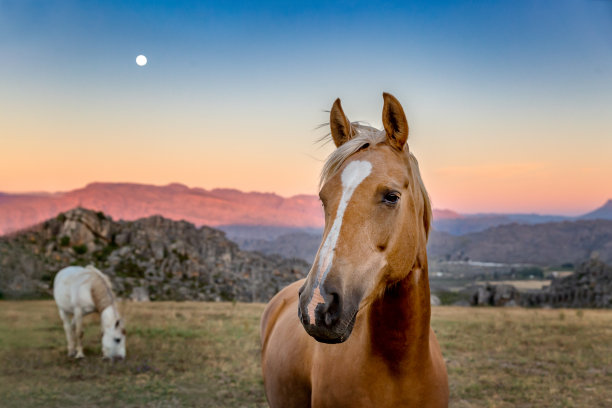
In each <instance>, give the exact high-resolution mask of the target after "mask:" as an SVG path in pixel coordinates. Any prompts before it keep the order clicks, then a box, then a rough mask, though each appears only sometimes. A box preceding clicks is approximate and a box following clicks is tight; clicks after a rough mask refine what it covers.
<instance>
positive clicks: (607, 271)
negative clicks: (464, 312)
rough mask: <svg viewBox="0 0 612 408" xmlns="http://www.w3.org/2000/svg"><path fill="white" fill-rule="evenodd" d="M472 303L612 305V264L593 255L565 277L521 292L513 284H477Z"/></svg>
mask: <svg viewBox="0 0 612 408" xmlns="http://www.w3.org/2000/svg"><path fill="white" fill-rule="evenodd" d="M470 304H471V305H472V306H519V305H520V306H525V307H575V308H612V267H611V266H609V265H606V264H605V263H603V262H601V261H600V260H599V259H597V258H593V259H591V260H589V261H587V262H584V263H583V264H582V265H580V266H579V267H578V268H577V269H576V271H575V272H574V273H573V274H572V275H569V276H566V277H564V278H555V279H553V280H552V282H551V284H550V285H549V286H545V287H544V288H542V289H541V290H528V291H522V292H519V291H518V290H517V289H516V288H515V287H514V286H512V285H493V284H490V283H487V284H486V285H485V286H479V287H478V288H476V289H475V290H474V292H473V294H472V296H471V299H470Z"/></svg>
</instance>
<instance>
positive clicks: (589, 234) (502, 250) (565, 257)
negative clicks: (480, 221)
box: [428, 220, 612, 266]
mask: <svg viewBox="0 0 612 408" xmlns="http://www.w3.org/2000/svg"><path fill="white" fill-rule="evenodd" d="M428 251H429V257H430V259H431V258H437V259H441V260H472V261H483V262H499V263H527V264H535V265H543V266H548V265H561V264H564V263H572V264H577V263H579V262H582V261H585V260H588V259H589V258H590V257H591V255H592V254H593V253H595V252H596V253H597V254H598V256H599V259H601V260H602V261H604V262H607V263H610V262H612V220H579V221H564V222H551V223H543V224H534V225H526V224H509V225H500V226H497V227H493V228H489V229H487V230H485V231H480V232H474V233H470V234H466V235H462V236H452V235H450V234H448V233H445V232H438V231H434V233H432V234H431V237H430V240H429V245H428Z"/></svg>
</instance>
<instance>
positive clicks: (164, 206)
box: [0, 183, 612, 240]
mask: <svg viewBox="0 0 612 408" xmlns="http://www.w3.org/2000/svg"><path fill="white" fill-rule="evenodd" d="M75 207H84V208H89V209H92V210H95V211H102V212H104V213H105V214H108V215H109V216H111V217H113V218H114V219H121V220H126V221H129V220H136V219H139V218H143V217H149V216H152V215H161V216H163V217H165V218H168V219H171V220H177V221H178V220H185V221H187V222H190V223H193V224H194V225H196V226H203V225H207V226H212V227H220V228H221V229H223V230H224V231H226V232H227V233H228V236H229V237H230V238H236V239H265V240H270V239H276V238H277V237H279V236H281V235H284V234H288V233H296V232H307V233H313V232H315V233H316V232H317V231H320V230H321V228H322V227H323V224H324V220H323V212H322V210H321V204H320V202H319V199H318V197H317V196H315V195H296V196H293V197H288V198H285V197H281V196H279V195H277V194H274V193H260V192H242V191H239V190H234V189H213V190H205V189H202V188H189V187H187V186H185V185H182V184H178V183H173V184H168V185H165V186H155V185H148V184H136V183H91V184H88V185H87V186H85V187H84V188H80V189H76V190H72V191H67V192H59V193H27V194H11V193H2V192H0V235H2V234H6V233H9V232H12V231H17V230H20V229H23V228H27V227H29V226H32V225H35V224H37V223H39V222H42V221H44V220H46V219H48V218H51V217H54V216H56V215H57V214H58V213H60V212H63V211H67V210H69V209H72V208H75ZM433 212H434V224H433V225H434V228H435V229H436V230H437V231H443V232H447V233H449V234H452V235H463V234H468V233H472V232H478V231H484V230H486V229H488V228H491V227H495V226H499V225H506V224H512V223H519V224H540V223H547V222H555V221H556V222H558V221H568V220H577V219H598V218H599V219H612V200H609V201H608V202H607V203H605V204H604V205H603V206H602V207H600V208H598V209H596V210H594V211H592V212H590V213H588V214H585V215H583V216H581V217H564V216H556V215H539V214H459V213H457V212H455V211H452V210H449V209H434V211H433Z"/></svg>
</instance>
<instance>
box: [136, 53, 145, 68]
mask: <svg viewBox="0 0 612 408" xmlns="http://www.w3.org/2000/svg"><path fill="white" fill-rule="evenodd" d="M136 64H138V65H139V66H141V67H144V66H145V65H147V57H145V56H144V55H139V56H137V57H136Z"/></svg>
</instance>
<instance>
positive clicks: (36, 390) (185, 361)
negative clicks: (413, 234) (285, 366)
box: [0, 301, 612, 407]
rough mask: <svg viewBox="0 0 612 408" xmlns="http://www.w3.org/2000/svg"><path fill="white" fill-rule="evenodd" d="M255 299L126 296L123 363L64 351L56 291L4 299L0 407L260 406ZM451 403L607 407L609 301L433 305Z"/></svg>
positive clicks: (611, 339)
mask: <svg viewBox="0 0 612 408" xmlns="http://www.w3.org/2000/svg"><path fill="white" fill-rule="evenodd" d="M263 307H264V306H263V305H260V304H240V303H238V304H231V303H190V302H186V303H174V302H164V303H138V304H137V303H126V304H124V305H123V310H124V314H125V316H126V320H127V328H128V343H127V352H128V357H127V359H126V361H123V362H116V363H110V362H107V361H103V360H102V359H101V358H100V355H101V353H100V343H99V326H98V320H97V318H96V317H87V318H86V319H85V320H86V332H85V339H84V344H85V354H86V358H85V359H84V360H80V361H75V360H72V359H68V358H67V357H66V355H65V338H64V333H63V329H62V326H61V324H60V319H59V317H58V316H57V312H56V309H55V306H54V304H53V302H52V301H22V302H8V301H3V302H0V406H2V407H56V406H61V407H102V406H105V407H108V406H112V407H121V406H125V407H141V406H144V407H189V406H201V407H264V406H267V405H266V402H265V397H264V394H263V388H262V380H261V374H260V367H259V334H258V322H259V316H260V314H261V312H262V310H263ZM432 325H433V327H434V329H435V330H436V332H437V335H438V339H439V340H440V343H441V346H442V351H443V353H444V356H445V358H446V360H447V365H448V369H449V381H450V387H451V406H453V407H612V311H595V310H525V309H518V308H512V309H493V308H477V309H474V308H453V307H438V308H434V310H433V320H432Z"/></svg>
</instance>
